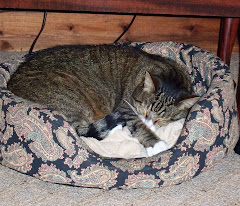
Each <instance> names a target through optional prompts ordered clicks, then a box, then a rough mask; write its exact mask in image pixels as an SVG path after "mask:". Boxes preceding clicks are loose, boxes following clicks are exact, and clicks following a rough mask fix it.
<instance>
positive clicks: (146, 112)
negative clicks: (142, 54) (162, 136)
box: [131, 72, 199, 126]
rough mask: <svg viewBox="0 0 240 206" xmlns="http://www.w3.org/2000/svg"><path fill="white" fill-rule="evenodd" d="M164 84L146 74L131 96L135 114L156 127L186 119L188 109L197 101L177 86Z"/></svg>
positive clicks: (159, 79)
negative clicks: (151, 122) (150, 121)
mask: <svg viewBox="0 0 240 206" xmlns="http://www.w3.org/2000/svg"><path fill="white" fill-rule="evenodd" d="M166 82H167V81H166ZM166 82H165V80H163V79H162V78H160V77H159V76H157V75H154V74H150V73H148V72H146V75H145V77H144V78H143V80H142V82H141V83H140V84H139V85H138V86H137V87H136V88H135V90H134V92H133V94H132V102H131V104H132V106H133V107H134V108H135V109H136V111H137V113H138V114H139V115H141V116H142V117H144V118H146V119H147V120H152V121H153V123H154V124H156V125H158V126H164V125H167V124H168V123H170V122H173V121H176V120H178V119H181V118H186V116H187V114H188V112H189V109H190V108H191V107H192V106H193V105H194V103H196V102H197V101H198V99H199V97H196V96H195V95H192V94H191V92H189V91H187V90H186V89H184V88H182V87H178V86H179V85H178V84H175V83H174V82H173V83H172V82H171V83H170V84H167V83H166ZM168 87H169V88H168ZM170 87H171V88H170Z"/></svg>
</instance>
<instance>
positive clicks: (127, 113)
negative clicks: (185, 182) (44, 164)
mask: <svg viewBox="0 0 240 206" xmlns="http://www.w3.org/2000/svg"><path fill="white" fill-rule="evenodd" d="M8 88H9V90H10V91H12V92H13V93H15V94H16V95H18V96H21V97H23V98H25V99H28V100H31V101H33V102H36V103H40V104H43V105H45V106H48V107H51V108H53V109H55V110H58V111H61V112H62V113H63V114H64V115H65V116H66V118H67V119H68V120H69V121H71V122H72V123H73V126H74V127H75V128H76V130H77V132H78V134H79V135H84V136H90V137H95V138H97V139H103V138H104V137H105V136H106V135H107V134H108V132H109V131H110V130H111V129H112V128H114V127H115V126H117V125H118V124H121V125H123V126H128V127H129V129H130V131H131V133H132V134H133V136H134V137H136V138H138V139H139V141H140V142H141V143H142V144H143V145H144V146H145V147H148V146H153V145H154V144H155V143H156V142H157V141H159V139H158V138H157V137H156V136H155V134H154V129H153V128H155V127H158V126H162V125H165V124H167V123H168V122H170V121H173V120H177V119H180V118H182V117H186V115H187V113H188V110H189V108H190V107H191V106H192V105H193V104H194V103H195V101H196V98H194V96H193V95H192V89H191V82H190V80H189V76H188V74H187V73H186V71H185V70H184V69H182V68H181V67H180V66H179V65H178V64H177V63H176V62H174V61H172V60H170V59H166V58H162V57H159V56H155V55H149V54H147V53H145V52H143V51H141V50H140V49H136V48H130V47H126V46H113V45H97V46H96V45H95V46H94V45H89V46H80V45H74V46H60V47H55V48H50V49H46V50H43V51H39V52H37V53H36V54H34V55H32V56H30V57H29V58H27V59H26V61H25V62H24V63H22V64H21V65H20V66H19V69H18V70H17V72H16V73H15V74H14V75H13V77H12V78H11V80H10V81H9V83H8ZM133 108H134V109H135V110H136V111H134V109H133Z"/></svg>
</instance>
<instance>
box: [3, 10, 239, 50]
mask: <svg viewBox="0 0 240 206" xmlns="http://www.w3.org/2000/svg"><path fill="white" fill-rule="evenodd" d="M42 18H43V12H1V13H0V50H1V51H27V50H28V49H29V48H30V46H31V44H32V42H33V40H34V38H35V36H36V35H37V34H38V32H39V30H40V28H41V24H42ZM131 19H132V15H110V14H78V13H54V12H50V13H48V17H47V22H46V26H45V29H44V31H43V33H42V35H41V36H40V38H39V40H38V42H37V44H36V46H35V50H39V49H43V48H47V47H52V46H55V45H62V44H102V43H112V42H113V41H114V40H115V39H116V38H117V37H118V36H119V35H120V34H121V33H122V31H123V29H124V28H125V27H126V26H127V25H128V24H129V22H130V21H131ZM219 28H220V19H219V18H193V17H191V18H190V17H188V18H187V17H161V16H137V18H136V20H135V22H134V23H133V25H132V27H131V28H130V30H129V31H128V32H127V33H126V34H125V35H124V36H123V38H122V39H121V41H146V42H149V41H150V42H154V41H177V42H185V43H189V44H194V45H197V46H200V47H202V48H204V49H206V50H210V51H212V52H214V53H216V52H217V45H218V37H219ZM233 52H234V53H238V52H239V47H238V42H235V46H234V49H233Z"/></svg>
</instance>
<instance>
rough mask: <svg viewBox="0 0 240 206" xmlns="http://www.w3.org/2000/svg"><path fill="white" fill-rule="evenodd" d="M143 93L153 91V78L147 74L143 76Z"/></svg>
mask: <svg viewBox="0 0 240 206" xmlns="http://www.w3.org/2000/svg"><path fill="white" fill-rule="evenodd" d="M143 91H145V92H148V93H152V92H154V91H155V85H154V80H153V77H152V76H151V74H150V73H148V72H146V74H145V79H144V88H143Z"/></svg>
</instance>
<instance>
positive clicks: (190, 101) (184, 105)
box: [177, 96, 200, 110]
mask: <svg viewBox="0 0 240 206" xmlns="http://www.w3.org/2000/svg"><path fill="white" fill-rule="evenodd" d="M199 98H200V97H196V96H193V97H190V98H187V99H184V100H182V101H180V102H179V103H178V104H177V107H178V109H179V110H188V109H190V108H191V107H192V106H193V105H194V104H195V103H196V102H197V101H198V100H199Z"/></svg>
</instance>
